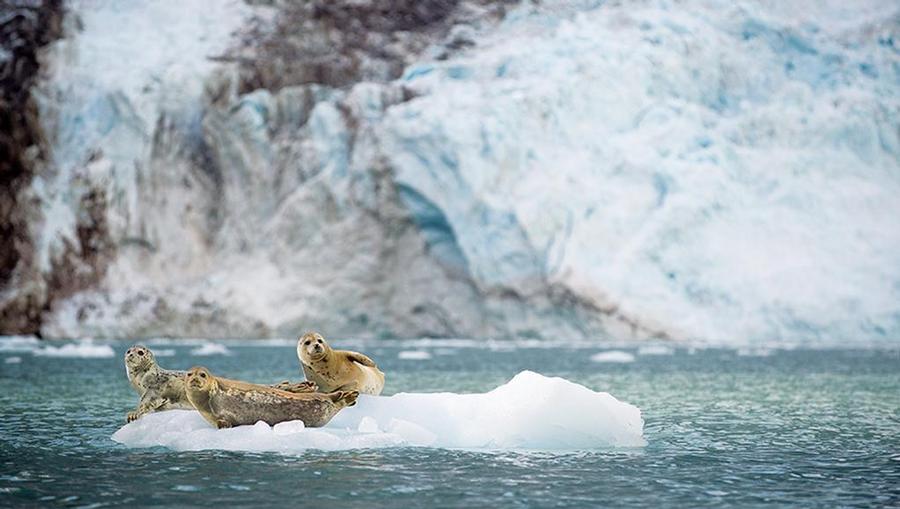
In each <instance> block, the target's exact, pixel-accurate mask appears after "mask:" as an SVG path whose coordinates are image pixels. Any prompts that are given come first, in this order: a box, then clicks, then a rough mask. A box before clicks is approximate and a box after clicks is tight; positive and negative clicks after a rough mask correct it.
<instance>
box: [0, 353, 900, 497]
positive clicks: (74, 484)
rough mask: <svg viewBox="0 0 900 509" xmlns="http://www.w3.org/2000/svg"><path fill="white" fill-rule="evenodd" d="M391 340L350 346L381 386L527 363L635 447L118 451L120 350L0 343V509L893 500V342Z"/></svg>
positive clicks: (237, 363) (124, 391)
mask: <svg viewBox="0 0 900 509" xmlns="http://www.w3.org/2000/svg"><path fill="white" fill-rule="evenodd" d="M391 345H392V344H391V343H368V344H365V345H351V346H356V347H358V348H360V349H364V351H365V352H366V353H368V354H370V355H371V356H372V357H373V358H375V359H376V360H377V361H378V363H379V365H380V366H381V367H382V369H384V371H385V372H387V374H388V384H387V388H386V390H385V393H386V394H390V393H395V392H401V391H415V392H428V391H453V392H484V391H487V390H490V389H492V388H494V387H496V386H498V385H500V384H502V383H504V382H506V381H508V380H509V379H510V378H511V377H512V376H514V375H515V374H516V373H518V372H520V371H522V370H524V369H530V370H534V371H538V372H540V373H543V374H546V375H554V376H562V377H565V378H568V379H570V380H573V381H575V382H578V383H581V384H584V385H586V386H588V387H590V388H592V389H594V390H602V391H607V392H610V393H611V394H613V395H614V396H616V397H617V398H619V399H621V400H623V401H627V402H629V403H633V404H635V405H637V406H638V407H640V408H641V410H642V411H643V415H644V420H645V429H644V431H645V438H646V440H647V442H648V445H647V446H645V447H642V448H634V449H618V450H597V451H581V452H566V453H560V452H557V453H552V452H527V451H494V452H474V451H461V450H443V449H431V448H414V447H401V448H390V449H369V450H352V451H343V452H321V451H308V452H306V453H303V454H300V455H294V456H284V455H278V454H269V453H236V452H218V451H203V452H175V451H170V450H166V449H162V448H155V449H129V448H126V447H125V446H123V445H120V444H117V443H115V442H113V441H112V440H111V439H110V436H111V435H112V434H113V433H114V432H115V431H116V430H117V429H118V428H119V427H120V426H121V425H122V424H123V422H124V417H125V413H126V412H127V411H128V410H130V409H132V408H133V407H134V405H135V403H136V401H137V396H136V395H135V394H134V393H133V392H132V389H131V387H130V386H129V385H128V383H127V380H126V379H125V374H124V369H123V367H122V363H121V355H122V353H123V352H124V350H125V349H126V348H127V347H128V346H129V345H128V344H126V343H119V344H116V343H113V344H112V345H111V346H112V347H113V349H114V350H115V357H114V358H56V357H44V356H36V355H33V354H32V353H30V352H27V351H26V352H12V351H3V352H0V382H2V387H3V390H2V391H0V416H2V418H0V433H2V435H0V506H15V505H43V506H53V505H63V506H93V507H99V506H107V505H109V506H115V505H134V504H148V505H149V504H153V505H170V506H183V505H190V506H216V505H218V506H228V507H235V506H258V505H264V504H267V503H268V504H271V505H279V506H284V505H288V504H290V505H300V504H304V505H306V504H308V506H309V507H321V506H322V504H329V506H328V507H372V506H373V503H374V504H375V505H376V506H379V507H405V508H409V507H449V506H466V507H487V506H498V507H499V506H503V507H516V506H521V507H537V506H541V507H548V506H570V507H592V506H616V507H629V506H641V507H646V506H652V507H659V506H666V507H705V506H763V505H766V506H772V505H778V506H786V507H787V506H789V507H804V506H805V507H823V506H824V507H838V506H857V507H872V506H900V352H898V350H897V349H893V350H892V349H876V350H821V351H817V350H774V351H755V352H754V351H750V352H739V351H736V350H728V349H714V348H713V349H687V348H679V349H675V350H674V352H669V353H667V352H665V349H662V350H658V351H657V352H656V353H657V354H656V355H650V354H649V353H647V352H645V353H644V354H640V353H638V352H637V351H636V349H634V348H631V349H629V348H625V349H624V350H626V351H628V352H630V353H632V354H634V356H635V357H634V361H633V362H619V363H616V362H602V363H601V362H595V361H592V360H591V356H592V355H594V354H597V353H599V352H601V351H604V350H608V348H601V347H588V346H583V345H582V346H581V347H577V348H573V347H566V346H556V347H552V348H547V347H539V348H538V347H534V345H519V346H518V347H515V348H512V347H505V346H503V344H493V346H492V347H473V346H472V345H471V344H469V343H464V342H463V343H460V344H456V345H454V344H452V343H451V344H445V343H434V344H428V343H424V344H416V345H413V346H410V344H408V343H407V344H398V343H395V344H394V345H395V346H391ZM339 346H340V345H339ZM151 347H152V348H153V349H154V350H158V349H162V350H174V352H171V351H170V352H167V353H168V354H174V355H172V356H168V357H161V358H160V359H159V360H160V363H161V364H162V365H163V366H164V367H170V368H187V367H190V366H192V365H195V364H203V365H206V366H208V367H209V368H211V369H212V370H213V372H215V373H218V374H222V375H223V376H228V377H230V378H241V379H249V380H254V381H260V382H264V381H278V380H282V379H285V378H288V377H292V378H294V379H296V378H298V376H299V375H298V374H297V371H296V364H295V363H296V358H295V357H294V354H293V349H292V348H291V347H290V346H289V345H282V346H255V345H251V344H249V343H241V344H229V346H228V350H229V351H230V355H222V354H215V353H216V349H212V350H210V349H207V353H214V354H215V355H209V356H198V355H194V354H191V353H190V352H191V350H193V349H194V348H196V345H193V346H191V345H185V344H181V343H172V344H164V345H155V346H154V345H152V343H151ZM620 349H621V348H620ZM410 350H415V351H417V352H421V351H427V352H428V353H429V354H431V358H430V359H427V358H425V359H423V358H422V357H425V355H423V354H420V353H417V354H410V353H408V352H409V351H410ZM401 352H407V353H404V354H403V355H401ZM660 353H662V354H661V355H660ZM621 357H622V356H618V358H620V359H621ZM15 358H18V360H16V359H15ZM625 358H626V360H627V356H625ZM10 359H12V360H10Z"/></svg>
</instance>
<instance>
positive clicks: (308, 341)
mask: <svg viewBox="0 0 900 509" xmlns="http://www.w3.org/2000/svg"><path fill="white" fill-rule="evenodd" d="M311 342H312V341H310V340H308V339H307V340H306V343H303V344H304V345H306V346H309V344H310V343H311Z"/></svg>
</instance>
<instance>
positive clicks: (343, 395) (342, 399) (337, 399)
mask: <svg viewBox="0 0 900 509" xmlns="http://www.w3.org/2000/svg"><path fill="white" fill-rule="evenodd" d="M328 397H330V398H331V401H333V402H334V403H335V404H337V405H341V404H343V406H353V405H355V404H356V398H358V397H359V391H336V392H332V393H330V394H329V395H328Z"/></svg>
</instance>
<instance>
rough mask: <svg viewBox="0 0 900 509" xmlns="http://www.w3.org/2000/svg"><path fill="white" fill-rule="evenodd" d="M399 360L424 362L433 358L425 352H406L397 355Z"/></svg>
mask: <svg viewBox="0 0 900 509" xmlns="http://www.w3.org/2000/svg"><path fill="white" fill-rule="evenodd" d="M397 358H398V359H403V360H408V361H424V360H428V359H430V358H431V354H430V353H428V352H426V351H424V350H405V351H402V352H400V353H399V354H398V355H397Z"/></svg>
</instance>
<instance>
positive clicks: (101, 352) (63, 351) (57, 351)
mask: <svg viewBox="0 0 900 509" xmlns="http://www.w3.org/2000/svg"><path fill="white" fill-rule="evenodd" d="M33 353H34V355H37V356H40V357H68V358H82V359H105V358H109V357H115V355H116V352H115V351H114V350H113V349H112V347H111V346H109V345H98V344H94V342H92V341H89V340H88V341H79V342H76V343H66V344H64V345H62V346H53V345H47V346H42V347H41V348H38V349H37V350H34V352H33Z"/></svg>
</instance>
